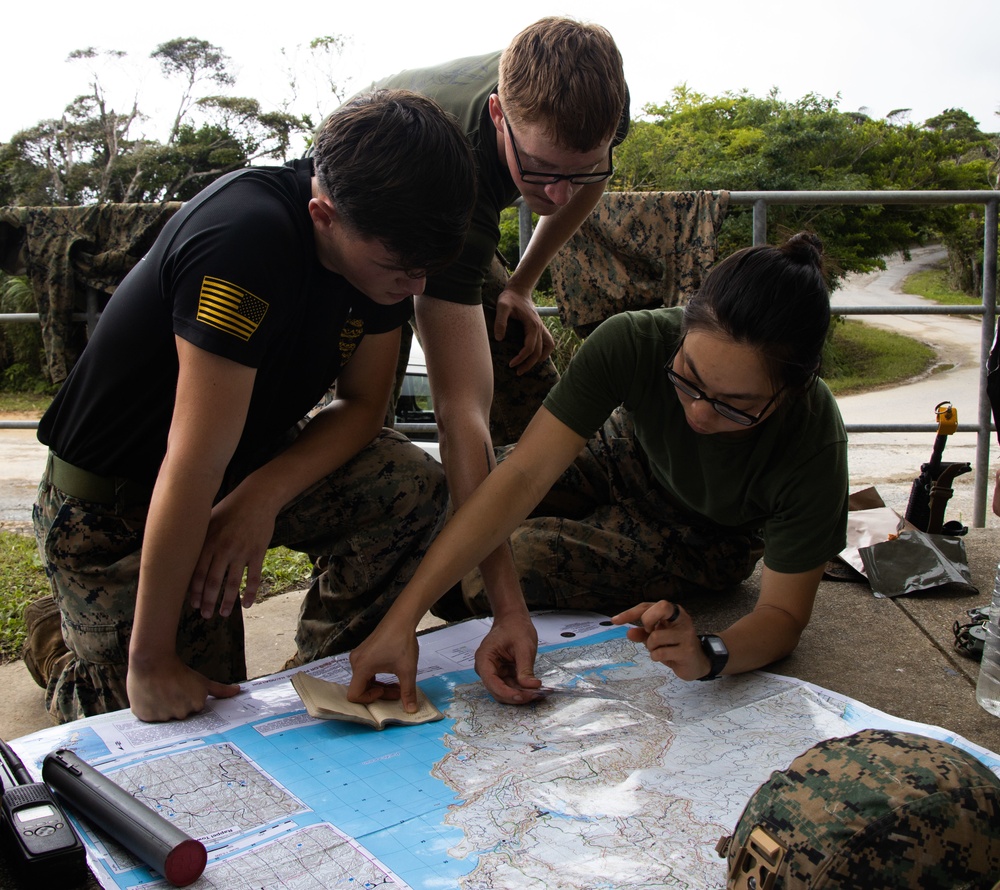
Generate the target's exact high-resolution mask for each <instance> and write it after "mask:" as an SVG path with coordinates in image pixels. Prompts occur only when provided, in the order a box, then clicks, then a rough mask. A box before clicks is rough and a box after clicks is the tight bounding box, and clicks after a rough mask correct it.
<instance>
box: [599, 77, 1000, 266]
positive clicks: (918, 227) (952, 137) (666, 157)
mask: <svg viewBox="0 0 1000 890" xmlns="http://www.w3.org/2000/svg"><path fill="white" fill-rule="evenodd" d="M839 102H840V98H839V96H837V97H835V98H833V99H830V98H825V97H822V96H818V95H816V94H812V93H810V94H808V95H806V96H803V97H802V98H801V99H799V100H797V101H786V100H784V99H782V98H781V97H780V96H779V94H778V92H777V91H776V90H772V91H771V92H770V93H769V94H768V95H767V96H765V97H763V98H760V97H756V96H753V95H750V94H749V93H748V92H747V91H741V92H736V93H734V92H729V93H725V94H724V95H722V96H715V97H709V96H705V95H703V94H701V93H697V92H694V91H692V90H690V89H689V88H688V87H687V85H681V86H679V87H677V88H676V89H675V90H674V91H673V94H672V97H671V99H670V100H669V101H668V102H666V103H664V104H663V105H650V106H647V107H646V109H645V114H646V118H647V119H645V120H639V121H634V122H633V125H632V130H631V132H630V133H629V136H628V138H627V139H626V141H625V143H624V144H623V145H622V146H621V147H620V148H619V149H618V150H617V151H616V154H615V162H616V168H617V169H616V173H615V178H614V181H613V187H615V188H625V189H663V190H668V191H669V190H689V189H728V190H731V191H806V190H830V191H845V190H882V189H933V188H962V189H973V188H985V187H988V181H987V177H986V175H985V173H986V170H987V167H988V165H987V164H986V162H985V160H984V156H983V144H984V143H983V136H982V134H981V133H980V132H979V131H978V127H977V125H976V123H975V121H974V120H973V119H972V118H971V117H969V116H968V115H967V114H966V113H965V112H962V111H960V110H956V109H949V110H948V111H947V112H944V113H943V114H942V115H940V116H938V118H935V119H932V120H931V121H928V122H927V124H926V125H925V126H924V127H917V126H915V125H913V124H911V123H909V122H908V121H907V120H906V118H907V117H908V110H907V109H900V110H898V111H897V112H894V113H893V114H892V115H890V116H889V117H887V118H886V119H883V120H874V119H872V118H871V117H869V116H868V115H867V114H865V113H864V112H863V111H858V112H845V111H841V110H840V109H839V107H838V106H839ZM984 165H985V166H984ZM963 212H964V213H966V215H967V209H966V210H965V211H962V210H961V209H960V208H951V207H948V208H941V207H934V206H930V205H929V206H927V207H917V206H903V207H900V206H882V205H859V206H852V205H835V206H804V205H791V206H782V205H771V206H770V207H769V208H768V223H769V226H768V228H769V231H770V232H771V233H772V235H773V236H774V237H776V238H777V237H781V236H784V235H787V234H790V233H792V232H794V231H798V230H800V229H808V230H810V231H814V232H816V233H817V234H818V235H819V236H820V237H821V238H822V239H823V241H824V244H825V248H826V254H827V258H828V260H830V261H831V263H832V274H831V283H834V284H835V283H836V280H837V279H838V278H839V277H840V276H841V275H842V274H844V273H846V272H852V271H862V272H863V271H869V270H871V269H874V268H878V267H880V266H882V265H883V261H882V257H883V256H886V255H888V254H890V253H892V252H894V251H897V250H906V249H908V248H909V247H910V246H912V245H913V244H915V243H920V242H922V241H924V240H926V239H927V238H930V237H943V238H944V239H945V242H946V243H949V242H948V237H949V232H951V231H953V230H956V227H957V222H956V220H957V219H958V216H959V215H961V213H963ZM751 220H752V216H751V211H750V208H747V207H742V206H733V207H731V209H730V212H729V213H728V215H727V218H726V221H725V223H724V225H723V228H722V231H721V233H720V242H721V249H722V251H723V252H725V253H728V252H730V251H732V250H734V249H736V248H737V247H740V246H743V245H746V244H748V243H750V241H751V240H752V231H751V226H752V222H751ZM980 237H981V236H980ZM954 243H955V245H956V251H963V253H962V255H963V256H966V257H968V253H967V246H963V247H961V248H960V247H959V243H958V241H957V240H955V242H954ZM950 248H951V245H950V244H949V249H950Z"/></svg>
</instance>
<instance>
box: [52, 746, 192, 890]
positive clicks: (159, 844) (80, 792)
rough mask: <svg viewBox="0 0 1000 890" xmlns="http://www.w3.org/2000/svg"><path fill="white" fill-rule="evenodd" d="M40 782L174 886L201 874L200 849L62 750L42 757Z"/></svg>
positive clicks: (79, 760)
mask: <svg viewBox="0 0 1000 890" xmlns="http://www.w3.org/2000/svg"><path fill="white" fill-rule="evenodd" d="M42 778H43V779H44V780H45V781H46V782H47V783H48V784H49V785H50V786H51V787H52V788H53V789H54V790H55V791H57V792H58V793H59V794H60V795H62V796H63V797H64V798H65V799H66V800H67V801H68V802H69V803H70V804H72V805H73V806H74V807H75V808H76V809H77V810H79V811H80V813H81V814H82V815H83V816H85V817H86V818H88V819H90V820H91V821H92V822H93V823H94V824H95V825H97V826H98V827H100V828H103V829H104V830H105V831H106V832H107V833H108V834H110V835H111V837H113V838H114V839H115V840H116V841H118V842H119V843H120V844H122V845H123V846H124V847H127V848H128V849H129V850H131V851H132V852H133V853H134V854H135V855H136V856H138V857H139V858H140V859H141V860H142V861H143V862H145V863H146V864H147V865H149V866H150V867H151V868H154V869H156V871H158V872H159V873H160V874H162V875H163V876H164V877H165V878H166V879H167V880H168V881H170V883H171V884H173V885H174V886H176V887H186V886H187V885H188V884H192V883H194V882H195V881H196V880H198V878H199V877H200V876H201V873H202V872H203V871H204V870H205V864H206V862H207V861H208V852H207V851H206V850H205V845H204V844H202V843H201V842H200V841H197V840H195V839H194V838H192V837H190V836H189V835H187V834H185V833H184V832H183V831H181V830H180V829H179V828H178V827H177V826H176V825H173V824H171V823H170V822H168V821H167V820H166V819H164V818H163V816H161V815H160V814H159V813H157V812H155V811H154V810H151V809H150V808H149V807H148V806H146V805H145V804H144V803H142V802H141V801H138V800H136V799H135V798H134V797H133V796H132V795H131V794H129V793H128V792H127V791H125V789H124V788H122V787H121V786H119V785H117V784H115V783H114V782H113V781H112V780H111V779H109V778H108V777H107V776H105V775H103V774H102V773H100V772H98V771H97V770H96V769H94V768H93V767H92V766H91V765H90V764H89V763H87V762H86V761H85V760H81V759H80V758H79V757H78V756H77V755H76V754H74V753H73V752H72V751H70V750H69V749H67V748H59V749H58V750H56V751H53V752H51V753H50V754H46V755H45V759H44V760H43V761H42Z"/></svg>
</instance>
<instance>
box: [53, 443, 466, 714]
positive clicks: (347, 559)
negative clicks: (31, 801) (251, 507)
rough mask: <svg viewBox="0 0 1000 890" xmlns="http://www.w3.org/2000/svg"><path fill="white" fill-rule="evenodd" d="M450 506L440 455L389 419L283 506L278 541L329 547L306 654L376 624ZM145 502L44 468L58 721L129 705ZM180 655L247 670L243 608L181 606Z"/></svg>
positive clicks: (212, 670) (209, 667) (198, 666)
mask: <svg viewBox="0 0 1000 890" xmlns="http://www.w3.org/2000/svg"><path fill="white" fill-rule="evenodd" d="M446 507H447V488H446V486H445V483H444V474H443V471H442V470H441V467H440V465H439V464H438V463H437V462H436V461H434V460H432V459H431V458H430V457H429V456H428V455H427V454H426V453H425V452H423V451H422V450H420V449H419V448H418V447H417V446H416V445H414V444H412V443H411V442H410V441H409V440H407V439H405V438H404V437H403V436H401V435H400V434H398V433H395V432H392V431H391V430H383V431H382V433H381V434H380V435H379V436H378V437H377V438H376V439H375V440H374V441H373V442H372V443H371V444H370V445H368V446H367V447H366V448H365V449H363V450H362V451H361V452H360V453H359V454H357V455H356V456H355V457H354V458H352V459H351V460H350V461H348V462H347V463H346V464H344V466H342V467H341V468H340V469H338V470H337V471H335V472H334V473H332V474H331V475H330V476H328V477H327V478H326V479H323V480H321V481H320V482H318V483H317V484H315V485H313V486H312V487H311V488H309V489H307V490H306V491H304V492H303V493H302V494H301V495H300V496H299V497H298V498H296V499H295V500H294V501H293V502H292V503H290V504H288V505H287V506H286V507H285V508H284V509H283V510H282V511H281V513H279V515H278V517H277V519H276V522H275V532H274V537H273V538H272V541H271V546H279V545H283V546H286V547H289V548H291V549H294V550H301V551H303V552H307V553H311V554H322V556H321V560H320V561H321V563H322V567H323V568H322V571H319V572H318V573H317V574H316V576H315V577H314V578H313V579H312V584H311V587H310V590H309V591H308V594H307V596H306V599H305V602H304V604H303V608H302V614H301V616H300V621H299V629H298V633H297V635H296V642H297V644H298V645H299V648H300V651H301V652H302V653H304V654H306V655H307V657H308V658H318V657H320V656H322V655H327V654H331V653H333V652H339V651H344V650H347V649H350V648H353V647H354V646H355V645H356V644H357V643H359V642H360V641H361V640H363V639H364V638H365V637H366V636H367V635H368V633H369V632H370V631H371V630H372V629H373V628H374V627H375V625H376V624H377V623H378V621H379V619H380V618H381V616H382V615H383V614H384V613H385V611H386V610H387V609H388V608H389V606H390V605H391V604H392V601H393V600H394V599H395V597H396V595H397V594H398V593H399V591H400V590H401V589H402V587H403V586H404V584H405V583H406V581H407V580H408V579H409V577H410V575H411V574H412V573H413V570H414V569H415V568H416V565H417V563H418V562H419V560H420V558H421V557H422V556H423V553H424V551H425V550H426V548H427V546H428V544H429V542H430V541H431V539H432V538H433V537H434V535H435V534H436V533H437V531H438V528H439V526H440V524H441V522H442V520H443V517H444V515H445V510H446ZM147 508H148V504H146V503H142V504H135V505H125V506H124V507H123V506H121V505H117V506H116V505H104V504H97V503H93V502H89V501H82V500H79V499H77V498H74V497H70V496H67V495H66V494H65V493H64V492H62V491H60V490H59V489H57V488H55V487H54V486H53V485H52V484H51V481H50V473H49V471H48V470H47V471H46V474H45V476H44V477H43V479H42V482H41V485H40V486H39V490H38V500H37V502H36V503H35V506H34V525H35V535H36V538H37V541H38V545H39V550H40V552H41V554H42V558H43V560H44V562H45V567H46V573H47V575H48V577H49V580H50V583H51V587H52V592H53V596H54V598H55V600H56V602H57V604H58V606H59V610H60V613H61V622H62V633H63V638H64V640H65V642H66V645H67V647H68V650H69V651H68V652H67V653H66V654H65V655H63V656H62V657H61V658H60V659H59V661H58V662H57V663H56V666H55V669H54V670H53V672H52V675H51V676H50V677H49V680H48V686H47V688H46V691H45V703H46V707H47V708H48V710H49V714H50V715H51V716H52V718H53V719H54V720H56V721H57V722H63V721H68V720H75V719H77V718H79V717H84V716H89V715H92V714H97V713H104V712H107V711H114V710H118V709H121V708H127V707H128V697H127V694H126V689H125V677H126V672H127V659H128V648H129V639H130V637H131V633H132V622H133V618H134V615H135V602H136V592H137V587H138V580H139V560H140V555H141V548H142V538H143V532H144V530H145V524H146V513H147ZM176 645H177V652H178V654H179V655H180V657H181V658H182V660H183V661H184V662H185V663H186V664H188V665H189V666H190V667H192V668H194V669H195V670H197V671H199V672H201V673H203V674H204V675H205V676H207V677H210V678H211V679H214V680H218V681H221V682H227V683H233V682H239V681H241V680H245V679H246V661H245V652H244V636H243V617H242V613H241V610H240V609H236V610H234V611H233V613H232V614H231V616H230V617H229V618H228V619H223V618H219V617H218V616H216V617H214V618H212V619H209V620H205V619H203V618H201V616H200V614H199V613H198V612H196V611H194V610H192V609H184V610H183V611H182V617H181V620H180V624H179V627H178V630H177V643H176Z"/></svg>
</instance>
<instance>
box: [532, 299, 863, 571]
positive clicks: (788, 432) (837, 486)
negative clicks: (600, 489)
mask: <svg viewBox="0 0 1000 890" xmlns="http://www.w3.org/2000/svg"><path fill="white" fill-rule="evenodd" d="M682 313H683V309H681V308H670V309H651V310H642V311H638V312H623V313H621V314H619V315H615V316H613V317H611V318H609V319H608V320H607V321H605V322H603V323H602V324H601V325H600V326H599V327H598V328H597V329H596V330H595V331H594V332H593V333H592V334H591V335H590V336H589V337H588V338H587V340H585V341H584V343H583V345H582V346H581V347H580V349H579V351H578V352H577V354H576V355H575V356H574V358H573V361H572V362H571V363H570V366H569V368H568V369H567V370H566V373H565V374H564V375H563V376H562V379H561V380H560V381H559V382H558V383H557V384H556V385H555V387H553V389H552V390H551V392H550V393H549V394H548V396H547V397H546V399H545V402H544V405H545V407H546V408H547V409H548V410H549V411H550V412H552V414H553V415H555V417H557V418H558V419H559V420H560V421H562V422H563V423H565V424H566V425H567V426H569V427H570V428H571V429H572V430H573V431H574V432H576V433H577V434H579V435H581V436H584V437H587V438H589V437H591V436H592V435H594V433H595V432H596V431H597V430H598V429H599V428H600V427H601V426H602V425H603V423H604V421H605V420H606V419H607V418H608V416H609V415H610V414H611V412H612V411H614V409H615V408H617V407H618V406H619V405H623V406H624V407H625V408H626V409H628V410H629V411H630V412H631V416H632V421H633V423H634V425H635V433H636V438H637V439H638V441H639V444H640V445H641V446H642V449H643V450H644V451H645V453H646V456H647V458H648V460H649V465H650V471H651V472H652V474H653V475H654V477H655V478H656V481H657V482H658V483H659V484H660V485H661V486H662V487H663V488H664V489H665V490H666V491H667V492H668V493H669V494H670V495H671V497H672V498H673V500H674V501H675V503H676V504H677V505H678V506H680V507H681V508H682V509H685V510H689V511H690V512H691V513H693V514H698V515H701V516H704V517H706V518H708V519H710V520H711V521H713V522H715V523H718V524H719V525H722V526H728V527H733V528H737V529H742V530H745V531H750V530H753V531H760V532H761V533H762V534H763V537H764V564H765V565H766V566H768V568H770V569H772V570H773V571H776V572H787V573H795V572H804V571H809V570H811V569H814V568H816V567H818V566H820V565H822V564H824V563H825V562H826V561H827V560H828V559H831V558H833V557H834V556H836V555H837V554H838V553H839V552H840V551H841V550H843V549H844V547H845V546H846V528H847V496H848V477H847V433H846V432H845V430H844V424H843V421H842V420H841V417H840V411H839V409H838V408H837V404H836V401H835V400H834V398H833V395H832V394H831V393H830V390H829V389H828V388H827V386H826V384H825V383H824V382H823V381H822V380H817V381H816V382H815V384H814V385H813V386H811V387H810V388H809V389H808V390H807V391H806V392H805V393H804V394H803V395H802V396H801V397H799V398H795V399H789V400H784V401H782V402H781V403H779V406H778V408H777V410H776V411H774V412H773V413H772V414H771V415H770V416H768V417H767V418H766V419H765V420H764V421H762V422H761V423H759V424H757V425H755V426H753V427H749V428H747V430H746V431H740V432H738V433H735V434H728V433H723V434H715V435H701V434H698V433H695V432H694V430H692V429H691V427H689V426H688V424H687V422H686V420H685V418H684V409H683V407H682V405H681V403H680V400H679V399H678V397H677V391H676V390H675V388H674V386H673V384H672V383H671V382H670V380H669V379H668V378H667V374H666V367H665V366H666V364H667V362H668V361H669V359H670V356H671V355H672V354H673V352H674V350H675V349H676V347H677V343H678V341H679V339H680V323H681V317H682Z"/></svg>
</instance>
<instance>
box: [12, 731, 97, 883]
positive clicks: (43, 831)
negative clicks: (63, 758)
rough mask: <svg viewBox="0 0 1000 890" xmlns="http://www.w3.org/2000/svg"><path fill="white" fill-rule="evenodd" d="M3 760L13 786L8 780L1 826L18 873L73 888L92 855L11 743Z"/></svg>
mask: <svg viewBox="0 0 1000 890" xmlns="http://www.w3.org/2000/svg"><path fill="white" fill-rule="evenodd" d="M0 756H2V758H3V761H4V764H5V766H6V768H7V774H8V776H9V777H10V778H11V779H13V783H11V782H7V781H5V782H4V791H3V799H2V802H0V809H2V813H3V819H2V822H0V832H2V835H3V840H4V846H5V848H6V849H7V851H8V854H9V856H10V857H11V859H12V860H13V865H14V868H15V870H16V871H18V872H20V874H21V876H22V877H24V878H25V879H27V880H30V881H32V882H34V881H36V880H37V881H44V882H45V883H46V884H47V885H49V886H67V885H68V884H71V883H76V882H79V881H82V880H83V879H84V878H85V877H86V863H87V853H86V850H85V848H84V846H83V842H82V841H81V840H80V838H79V836H78V835H77V833H76V831H74V829H73V826H72V825H71V824H70V821H69V819H68V818H67V817H66V814H65V813H64V812H63V810H62V808H61V807H60V806H59V804H58V803H57V802H56V799H55V797H54V796H53V794H52V792H51V791H49V789H48V786H46V785H45V784H44V783H42V782H35V781H33V780H32V778H31V774H30V773H29V772H28V770H27V768H26V767H25V766H24V764H23V763H22V762H21V759H20V758H19V757H18V756H17V754H15V753H14V751H13V749H12V748H11V747H10V745H8V744H7V743H6V742H5V741H3V740H2V739H0Z"/></svg>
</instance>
